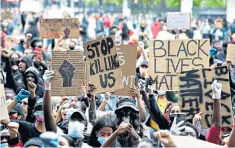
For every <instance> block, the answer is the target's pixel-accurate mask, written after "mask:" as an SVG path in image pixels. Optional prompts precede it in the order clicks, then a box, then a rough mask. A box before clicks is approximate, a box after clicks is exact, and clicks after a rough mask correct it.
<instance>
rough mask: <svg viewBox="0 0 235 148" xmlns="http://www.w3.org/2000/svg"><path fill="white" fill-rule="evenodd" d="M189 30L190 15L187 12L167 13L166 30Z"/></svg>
mask: <svg viewBox="0 0 235 148" xmlns="http://www.w3.org/2000/svg"><path fill="white" fill-rule="evenodd" d="M190 28H191V14H190V13H187V12H168V13H167V30H187V29H190Z"/></svg>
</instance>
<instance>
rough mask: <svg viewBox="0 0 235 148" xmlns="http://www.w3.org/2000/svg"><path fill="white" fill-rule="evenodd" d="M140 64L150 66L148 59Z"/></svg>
mask: <svg viewBox="0 0 235 148" xmlns="http://www.w3.org/2000/svg"><path fill="white" fill-rule="evenodd" d="M140 66H149V62H148V61H147V60H144V61H142V62H141V63H140Z"/></svg>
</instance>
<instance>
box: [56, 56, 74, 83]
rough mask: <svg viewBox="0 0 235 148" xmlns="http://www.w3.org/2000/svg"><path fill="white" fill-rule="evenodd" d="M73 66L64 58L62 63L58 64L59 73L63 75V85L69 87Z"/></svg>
mask: <svg viewBox="0 0 235 148" xmlns="http://www.w3.org/2000/svg"><path fill="white" fill-rule="evenodd" d="M74 71H75V67H74V66H73V65H72V64H71V63H69V62H68V61H67V60H64V62H63V64H62V65H61V66H60V69H59V73H60V75H61V76H62V77H63V87H71V86H72V80H73V76H74Z"/></svg>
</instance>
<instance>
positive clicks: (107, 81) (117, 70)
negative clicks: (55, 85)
mask: <svg viewBox="0 0 235 148" xmlns="http://www.w3.org/2000/svg"><path fill="white" fill-rule="evenodd" d="M83 46H84V49H85V53H86V60H87V61H89V62H90V64H89V66H88V67H89V68H88V69H89V70H87V73H88V76H89V82H92V84H93V85H95V87H96V88H97V89H96V90H95V93H102V92H113V91H115V90H118V89H122V88H123V87H124V86H123V83H122V71H121V67H120V64H119V60H118V56H117V50H116V47H115V45H114V37H113V36H107V37H104V38H99V39H97V40H93V41H90V42H86V43H84V44H83Z"/></svg>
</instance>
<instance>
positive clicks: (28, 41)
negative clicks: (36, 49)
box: [25, 33, 32, 48]
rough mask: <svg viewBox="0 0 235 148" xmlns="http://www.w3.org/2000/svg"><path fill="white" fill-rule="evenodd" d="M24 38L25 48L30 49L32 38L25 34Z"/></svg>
mask: <svg viewBox="0 0 235 148" xmlns="http://www.w3.org/2000/svg"><path fill="white" fill-rule="evenodd" d="M25 38H26V48H30V44H31V42H30V40H31V38H32V34H31V33H27V34H26V37H25Z"/></svg>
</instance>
